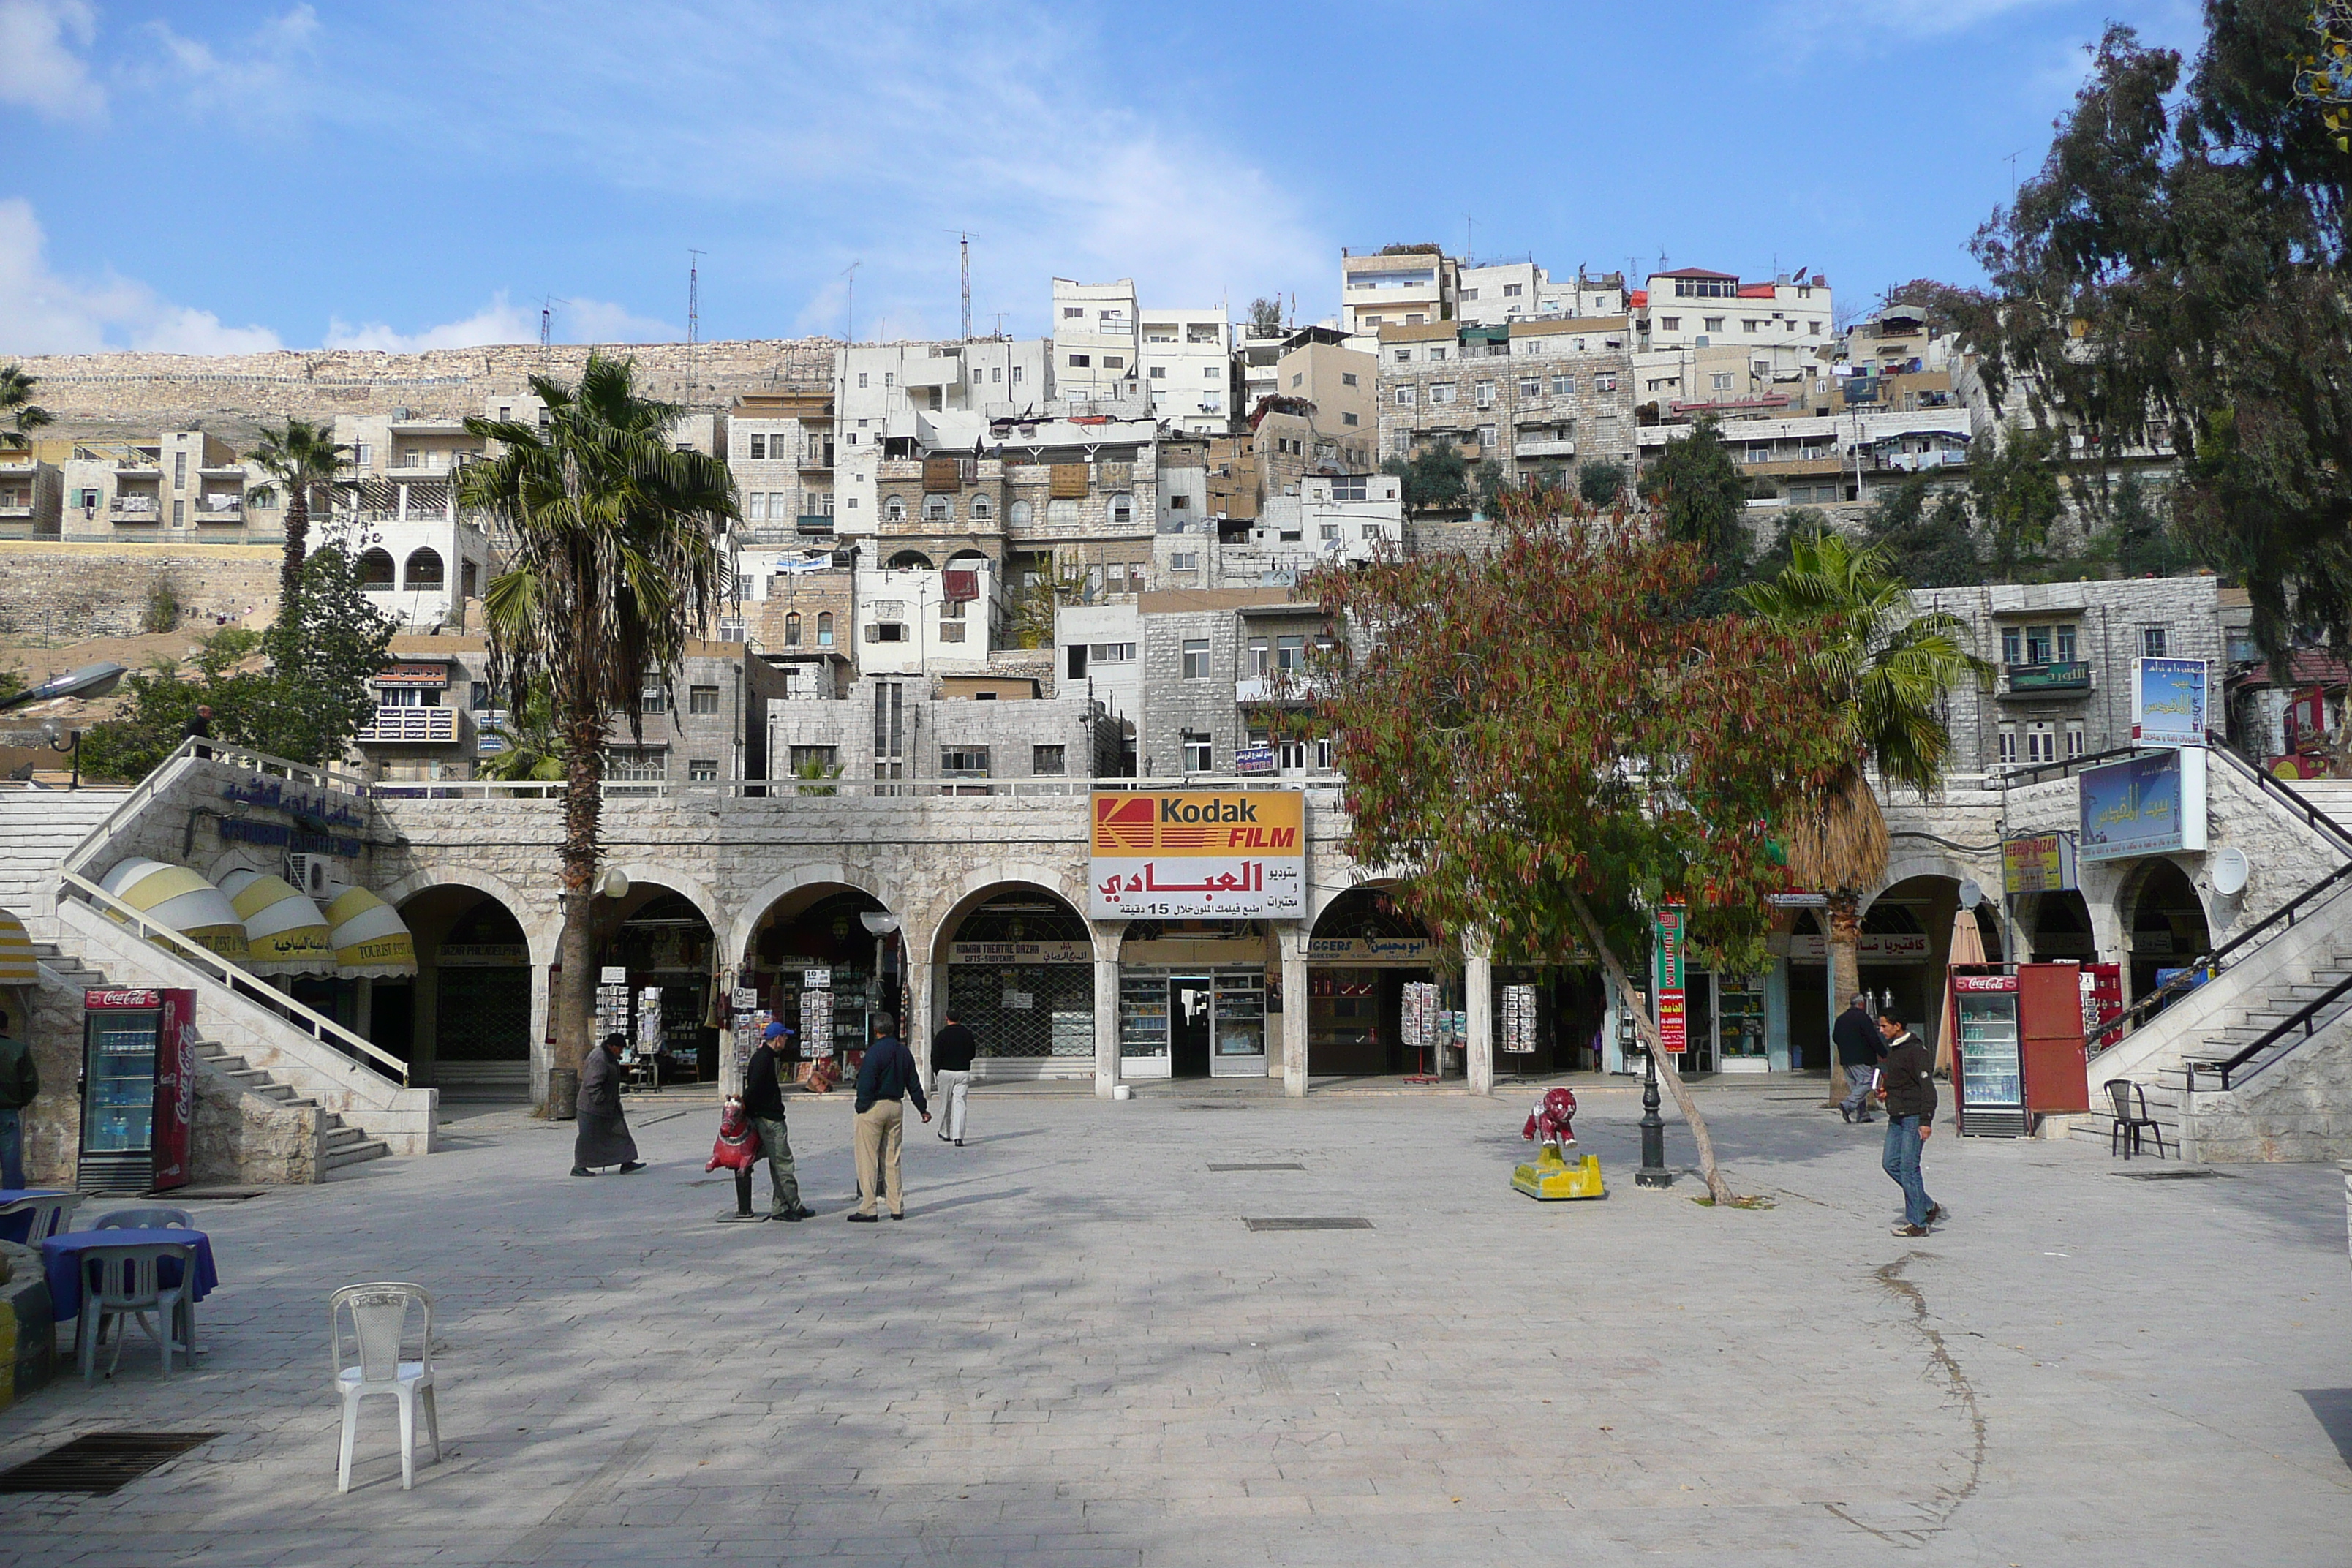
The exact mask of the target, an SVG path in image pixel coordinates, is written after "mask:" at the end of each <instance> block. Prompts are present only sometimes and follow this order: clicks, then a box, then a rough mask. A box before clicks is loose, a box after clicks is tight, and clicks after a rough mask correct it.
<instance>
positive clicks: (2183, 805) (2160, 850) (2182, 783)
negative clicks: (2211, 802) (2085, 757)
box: [2076, 748, 2205, 860]
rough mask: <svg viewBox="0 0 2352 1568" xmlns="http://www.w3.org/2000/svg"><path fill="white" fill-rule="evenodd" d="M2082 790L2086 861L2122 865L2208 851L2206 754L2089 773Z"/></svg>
mask: <svg viewBox="0 0 2352 1568" xmlns="http://www.w3.org/2000/svg"><path fill="white" fill-rule="evenodd" d="M2078 785H2079V788H2080V790H2081V795H2080V797H2079V798H2080V802H2081V811H2082V825H2081V826H2082V832H2081V838H2080V841H2079V844H2078V847H2077V849H2076V856H2077V858H2080V859H2084V860H2121V859H2126V858H2131V857H2133V856H2137V855H2168V854H2173V853H2175V852H2178V851H2190V850H2201V849H2203V848H2204V847H2205V753H2204V752H2203V751H2202V750H2201V749H2197V748H2189V749H2186V750H2181V751H2167V752H2156V753H2154V754H2152V755H2149V756H2142V757H2133V758H2131V759H2129V760H2128V761H2126V762H2120V763H2108V764H2107V765H2106V766H2105V767H2103V768H2086V769H2084V771H2083V773H2082V775H2081V777H2080V779H2079V781H2078Z"/></svg>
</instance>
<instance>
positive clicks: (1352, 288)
mask: <svg viewBox="0 0 2352 1568" xmlns="http://www.w3.org/2000/svg"><path fill="white" fill-rule="evenodd" d="M1456 266H1457V264H1456V263H1455V261H1454V258H1452V257H1450V256H1448V255H1446V254H1445V253H1444V251H1443V250H1442V249H1440V248H1439V247H1436V246H1434V245H1417V246H1398V245H1392V246H1388V247H1384V248H1382V249H1381V251H1379V252H1378V253H1376V254H1373V255H1370V256H1355V255H1351V254H1349V252H1347V251H1344V250H1343V251H1341V252H1340V253H1339V325H1340V327H1341V329H1342V330H1344V331H1348V332H1350V333H1353V332H1367V333H1372V334H1377V333H1378V332H1379V331H1380V330H1381V328H1383V327H1420V326H1426V325H1428V324H1429V323H1431V322H1433V321H1452V320H1453V319H1454V289H1455V271H1456Z"/></svg>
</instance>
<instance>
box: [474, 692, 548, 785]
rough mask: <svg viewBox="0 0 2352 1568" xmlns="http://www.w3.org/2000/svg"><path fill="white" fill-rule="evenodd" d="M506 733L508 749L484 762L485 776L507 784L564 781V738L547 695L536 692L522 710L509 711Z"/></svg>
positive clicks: (479, 771) (487, 758)
mask: <svg viewBox="0 0 2352 1568" xmlns="http://www.w3.org/2000/svg"><path fill="white" fill-rule="evenodd" d="M504 730H505V737H504V738H505V740H506V748H507V749H506V750H505V751H503V752H499V753H498V754H497V755H495V756H490V757H486V758H484V759H483V760H482V762H481V763H480V764H479V765H478V769H477V771H478V773H480V774H481V776H482V777H484V778H486V779H497V780H499V781H500V782H502V783H506V784H556V783H560V782H562V778H563V735H562V731H559V730H558V729H557V728H556V726H555V713H554V710H552V709H551V708H550V707H549V706H548V704H547V698H546V696H545V695H544V694H542V693H541V692H536V691H534V692H532V693H531V694H530V698H529V700H526V701H525V702H524V703H523V704H522V705H521V706H520V707H519V708H513V709H509V710H508V713H507V721H506V724H505V726H504Z"/></svg>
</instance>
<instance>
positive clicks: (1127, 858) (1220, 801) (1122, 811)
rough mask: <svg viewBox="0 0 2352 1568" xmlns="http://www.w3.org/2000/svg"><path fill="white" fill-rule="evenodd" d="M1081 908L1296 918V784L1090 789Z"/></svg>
mask: <svg viewBox="0 0 2352 1568" xmlns="http://www.w3.org/2000/svg"><path fill="white" fill-rule="evenodd" d="M1092 823H1093V829H1094V834H1093V856H1092V861H1091V865H1090V868H1089V871H1088V875H1087V915H1088V916H1089V917H1091V918H1092V919H1095V920H1167V919H1178V920H1182V919H1201V918H1203V917H1219V916H1230V917H1233V918H1234V919H1244V920H1248V919H1255V920H1274V921H1295V920H1303V919H1305V918H1306V915H1307V795H1306V793H1305V792H1304V791H1301V790H1273V789H1266V790H1256V789H1253V790H1170V791H1151V792H1148V793H1147V792H1141V791H1129V790H1097V791H1096V792H1095V795H1094V800H1093V816H1092Z"/></svg>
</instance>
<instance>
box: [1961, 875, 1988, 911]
mask: <svg viewBox="0 0 2352 1568" xmlns="http://www.w3.org/2000/svg"><path fill="white" fill-rule="evenodd" d="M1983 902H1984V889H1982V888H1980V887H1979V886H1977V884H1976V883H1974V882H1962V883H1961V884H1960V908H1962V909H1964V910H1972V909H1975V908H1976V907H1977V906H1978V905H1979V904H1980V903H1983Z"/></svg>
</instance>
